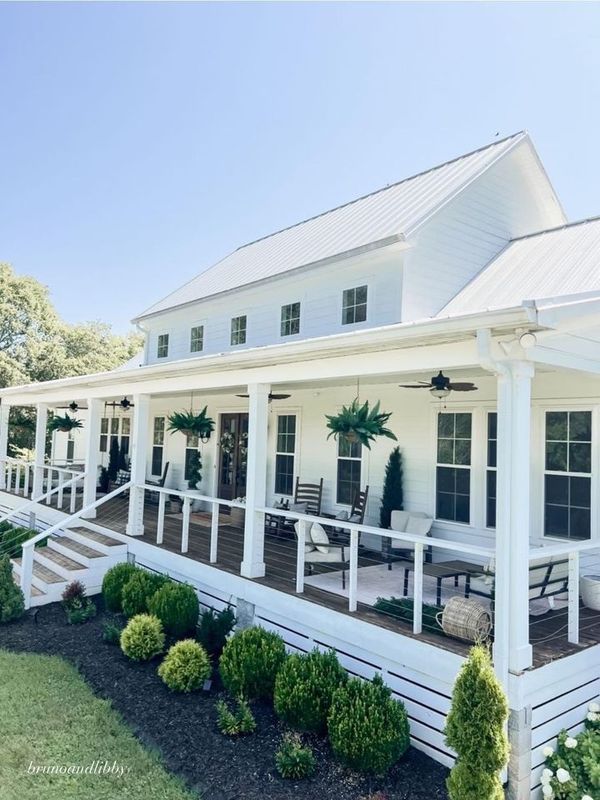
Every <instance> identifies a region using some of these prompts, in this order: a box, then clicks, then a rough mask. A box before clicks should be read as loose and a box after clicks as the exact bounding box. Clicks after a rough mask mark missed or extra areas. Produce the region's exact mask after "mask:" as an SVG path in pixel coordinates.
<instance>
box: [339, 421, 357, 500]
mask: <svg viewBox="0 0 600 800" xmlns="http://www.w3.org/2000/svg"><path fill="white" fill-rule="evenodd" d="M361 468H362V445H361V443H360V442H348V441H347V440H346V439H344V437H343V436H340V438H339V439H338V458H337V495H336V502H338V503H340V504H341V505H346V506H351V505H352V503H353V501H354V498H355V496H356V493H357V492H359V491H360V477H361Z"/></svg>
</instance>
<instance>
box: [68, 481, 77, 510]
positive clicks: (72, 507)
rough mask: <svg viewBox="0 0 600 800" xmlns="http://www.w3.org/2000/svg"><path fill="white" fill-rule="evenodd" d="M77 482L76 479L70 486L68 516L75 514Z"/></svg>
mask: <svg viewBox="0 0 600 800" xmlns="http://www.w3.org/2000/svg"><path fill="white" fill-rule="evenodd" d="M78 480H79V478H77V480H75V481H73V483H72V484H71V499H70V501H69V513H70V514H74V513H75V508H76V503H77V482H78Z"/></svg>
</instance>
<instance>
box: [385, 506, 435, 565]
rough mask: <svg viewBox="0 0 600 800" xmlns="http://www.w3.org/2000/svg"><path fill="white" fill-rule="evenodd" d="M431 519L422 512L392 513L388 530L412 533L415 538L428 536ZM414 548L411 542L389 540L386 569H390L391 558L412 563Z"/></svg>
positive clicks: (431, 523)
mask: <svg viewBox="0 0 600 800" xmlns="http://www.w3.org/2000/svg"><path fill="white" fill-rule="evenodd" d="M432 525H433V519H432V518H431V517H430V516H428V515H427V514H424V513H423V512H422V511H392V516H391V520H390V528H391V530H393V531H399V532H401V533H413V534H416V535H417V536H429V534H430V533H431V526H432ZM414 550H415V546H414V544H413V543H412V542H401V541H399V540H398V539H390V540H389V552H388V569H391V568H392V558H394V559H396V558H397V559H398V560H406V561H412V560H413V559H414Z"/></svg>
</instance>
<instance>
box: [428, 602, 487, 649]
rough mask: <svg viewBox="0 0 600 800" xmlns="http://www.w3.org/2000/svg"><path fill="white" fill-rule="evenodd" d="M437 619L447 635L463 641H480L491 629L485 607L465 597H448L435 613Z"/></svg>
mask: <svg viewBox="0 0 600 800" xmlns="http://www.w3.org/2000/svg"><path fill="white" fill-rule="evenodd" d="M437 621H438V623H439V624H440V625H441V627H442V630H443V631H444V633H445V634H446V635H447V636H454V637H455V638H456V639H462V640H463V641H465V642H482V641H484V640H485V639H487V637H488V636H489V635H490V631H491V629H492V618H491V616H490V612H489V611H488V610H487V608H486V607H485V606H484V605H482V604H481V603H479V602H478V601H477V600H471V599H469V598H466V597H452V598H450V600H448V602H447V604H446V605H445V606H444V610H443V611H441V612H440V613H439V614H438V615H437Z"/></svg>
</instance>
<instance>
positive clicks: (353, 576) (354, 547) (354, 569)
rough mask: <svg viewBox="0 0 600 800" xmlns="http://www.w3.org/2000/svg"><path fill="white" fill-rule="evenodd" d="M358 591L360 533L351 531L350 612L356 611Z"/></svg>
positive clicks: (354, 530)
mask: <svg viewBox="0 0 600 800" xmlns="http://www.w3.org/2000/svg"><path fill="white" fill-rule="evenodd" d="M357 590H358V531H357V530H356V529H355V528H353V529H352V530H351V531H350V575H349V582H348V610H349V611H356V608H357V599H356V596H357Z"/></svg>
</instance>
